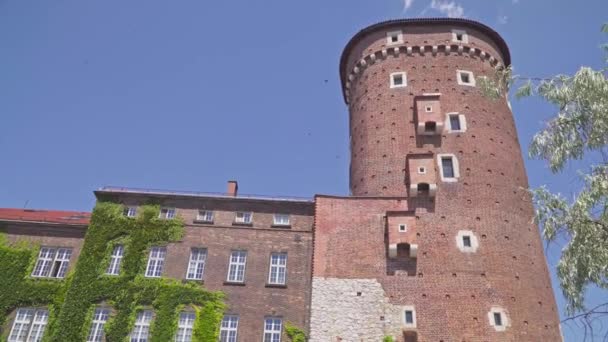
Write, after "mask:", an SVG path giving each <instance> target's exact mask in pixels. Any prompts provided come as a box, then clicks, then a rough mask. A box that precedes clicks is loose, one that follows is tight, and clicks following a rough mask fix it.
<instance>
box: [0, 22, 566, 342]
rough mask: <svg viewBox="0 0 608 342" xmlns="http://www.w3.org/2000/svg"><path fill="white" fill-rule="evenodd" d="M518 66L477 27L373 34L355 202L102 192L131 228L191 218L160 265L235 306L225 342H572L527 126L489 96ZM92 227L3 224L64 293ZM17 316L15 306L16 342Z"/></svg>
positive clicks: (355, 128) (405, 25) (436, 26)
mask: <svg viewBox="0 0 608 342" xmlns="http://www.w3.org/2000/svg"><path fill="white" fill-rule="evenodd" d="M509 64H510V55H509V51H508V48H507V46H506V44H505V42H504V41H503V40H502V38H501V37H500V36H499V35H498V34H497V33H496V32H494V31H493V30H492V29H490V28H489V27H487V26H485V25H483V24H480V23H477V22H474V21H470V20H464V19H407V20H395V21H388V22H383V23H379V24H376V25H372V26H370V27H367V28H365V29H363V30H362V31H360V32H359V33H357V34H356V35H355V36H354V37H353V38H352V39H351V41H350V42H349V43H348V45H347V46H346V48H345V50H344V52H343V55H342V59H341V63H340V77H341V80H342V86H343V91H344V99H345V101H346V104H347V106H348V109H349V114H350V148H351V165H350V187H351V189H350V190H351V196H344V197H339V196H326V195H317V196H315V198H314V199H289V198H263V197H251V196H241V195H238V193H237V184H236V182H229V184H228V190H227V193H226V194H204V193H193V192H170V191H155V190H141V189H127V188H102V189H100V190H98V191H96V192H95V195H96V196H97V199H98V200H99V201H110V202H113V203H120V204H121V205H123V206H124V208H125V214H126V215H137V208H138V206H140V205H142V204H145V203H149V202H151V201H152V202H154V203H159V204H160V205H161V207H162V210H161V215H164V216H165V218H173V217H177V216H179V217H181V219H182V220H183V222H184V223H185V236H184V237H183V239H182V240H181V241H178V242H174V243H170V244H169V245H168V246H166V249H165V250H163V251H162V257H160V258H162V263H163V267H162V268H161V270H160V273H161V276H163V277H169V278H173V279H195V280H197V281H199V282H200V284H201V286H204V287H205V288H208V289H211V290H220V291H223V292H224V293H226V295H227V304H228V308H227V311H226V316H225V317H226V319H227V320H226V322H225V323H226V324H225V327H223V328H222V329H224V330H226V334H225V338H224V339H222V341H235V340H236V339H237V338H238V340H239V341H260V340H262V341H278V340H277V338H279V336H280V337H282V338H283V339H285V340H286V335H285V332H284V324H285V322H291V323H293V324H295V325H296V326H299V327H302V328H303V329H304V330H306V331H307V332H308V334H309V337H310V340H311V341H319V342H325V341H380V340H382V338H383V337H385V336H392V337H393V338H395V340H396V341H434V342H440V341H444V342H448V341H480V342H481V341H560V340H561V336H560V331H559V320H558V314H557V309H556V303H555V299H554V297H553V293H552V290H551V284H550V278H549V273H548V269H547V265H546V262H545V259H544V255H543V249H542V244H541V239H540V235H539V233H538V229H537V227H536V226H535V225H534V224H533V223H532V218H533V207H532V204H531V202H530V198H529V196H528V194H527V193H526V191H525V190H524V189H526V188H527V187H528V183H527V177H526V174H525V170H524V166H523V159H522V156H521V149H520V146H519V142H518V141H517V133H516V131H515V125H514V121H513V117H512V113H511V110H510V107H509V104H508V102H507V101H506V99H500V100H497V101H493V100H490V99H488V98H486V97H484V96H483V95H482V93H481V91H480V90H479V88H478V87H477V86H476V79H477V78H478V77H480V76H491V75H492V73H493V71H494V69H495V68H496V67H500V66H502V65H509ZM87 222H88V214H86V213H69V212H44V211H27V210H25V211H19V210H10V209H4V210H0V230H1V231H2V232H4V233H5V234H6V235H7V236H8V240H9V241H10V242H15V241H18V240H30V241H34V242H36V243H38V244H39V245H40V246H42V247H43V248H41V256H42V253H43V250H44V251H45V253H47V252H48V253H49V255H50V254H52V253H54V254H53V255H51V256H50V257H49V259H50V260H52V262H53V264H52V266H49V268H48V271H47V272H46V273H45V274H46V276H54V277H59V278H60V276H61V275H62V274H66V273H68V272H70V270H71V269H72V268H73V266H74V265H75V263H76V262H77V258H78V255H79V251H80V249H81V247H82V245H83V242H84V238H85V233H86V225H87ZM45 248H46V249H45ZM65 249H69V256H68V257H67V260H68V261H69V262H68V264H66V265H67V266H65V267H64V266H61V265H62V264H61V260H63V259H66V257H65V255H64V256H63V259H61V257H59V255H60V250H62V251H63V253H64V254H65ZM49 250H50V252H49ZM159 255H160V254H159ZM155 257H158V255H156V256H155ZM58 260H59V261H58ZM192 265H195V266H192ZM197 265H198V266H197ZM62 267H64V268H63V269H62ZM191 267H194V268H195V269H191ZM196 267H199V268H198V269H196ZM197 270H198V271H197ZM32 272H42V273H44V272H45V271H44V270H42V271H41V270H38V271H37V270H36V269H34V270H33V271H32ZM42 273H41V274H42ZM32 310H37V308H33V309H32ZM37 314H38V312H37V311H32V317H34V316H35V315H37ZM17 316H19V308H11V312H10V315H9V317H8V319H7V322H6V323H5V324H4V326H3V327H2V328H1V329H2V334H3V335H2V336H8V335H10V336H12V334H13V332H14V330H15V326H16V324H17V323H16V322H18V321H19V319H20V318H19V317H17ZM21 320H23V319H21ZM25 320H26V321H27V319H25ZM230 320H232V321H230ZM32 322H33V321H32V320H30V323H29V325H24V326H25V327H26V328H23V329H29V330H28V331H27V332H26V334H30V333H31V329H32V326H33V325H34V324H33V323H32ZM231 324H232V326H231ZM229 331H234V334H233V335H234V336H235V337H234V339H231V338H230V337H229V336H230V332H229ZM277 331H278V333H277ZM15 340H19V339H18V338H15Z"/></svg>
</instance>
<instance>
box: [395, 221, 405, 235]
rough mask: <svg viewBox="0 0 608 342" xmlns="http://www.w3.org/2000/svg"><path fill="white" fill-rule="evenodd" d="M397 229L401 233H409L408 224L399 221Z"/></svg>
mask: <svg viewBox="0 0 608 342" xmlns="http://www.w3.org/2000/svg"><path fill="white" fill-rule="evenodd" d="M397 231H398V232H399V233H407V224H405V223H399V225H398V226H397Z"/></svg>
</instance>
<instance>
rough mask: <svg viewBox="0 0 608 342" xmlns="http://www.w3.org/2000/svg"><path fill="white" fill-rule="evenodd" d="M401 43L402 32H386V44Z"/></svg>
mask: <svg viewBox="0 0 608 342" xmlns="http://www.w3.org/2000/svg"><path fill="white" fill-rule="evenodd" d="M401 43H403V32H401V30H399V31H391V32H387V33H386V45H396V44H401Z"/></svg>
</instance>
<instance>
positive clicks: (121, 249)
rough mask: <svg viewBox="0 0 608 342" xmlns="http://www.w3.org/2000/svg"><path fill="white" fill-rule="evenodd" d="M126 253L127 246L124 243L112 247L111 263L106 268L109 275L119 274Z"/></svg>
mask: <svg viewBox="0 0 608 342" xmlns="http://www.w3.org/2000/svg"><path fill="white" fill-rule="evenodd" d="M124 255H125V246H124V245H122V244H118V245H115V246H114V248H113V249H112V255H110V264H109V265H108V268H107V269H106V274H108V275H119V274H120V266H121V264H122V258H123V257H124Z"/></svg>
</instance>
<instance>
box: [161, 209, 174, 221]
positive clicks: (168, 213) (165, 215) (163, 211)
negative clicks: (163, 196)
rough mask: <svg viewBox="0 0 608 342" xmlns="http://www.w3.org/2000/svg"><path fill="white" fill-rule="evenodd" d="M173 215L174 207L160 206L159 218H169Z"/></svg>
mask: <svg viewBox="0 0 608 342" xmlns="http://www.w3.org/2000/svg"><path fill="white" fill-rule="evenodd" d="M174 217H175V208H160V214H159V218H161V219H165V220H170V219H172V218H174Z"/></svg>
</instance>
